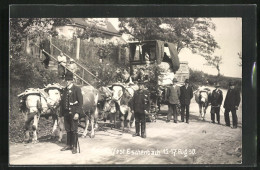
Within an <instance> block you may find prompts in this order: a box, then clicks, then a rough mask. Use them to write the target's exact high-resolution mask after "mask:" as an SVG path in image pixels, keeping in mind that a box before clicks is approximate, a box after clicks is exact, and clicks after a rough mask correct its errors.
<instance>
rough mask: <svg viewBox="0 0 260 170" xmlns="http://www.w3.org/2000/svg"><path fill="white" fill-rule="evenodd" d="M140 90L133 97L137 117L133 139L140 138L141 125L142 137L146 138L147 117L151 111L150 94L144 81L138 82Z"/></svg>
mask: <svg viewBox="0 0 260 170" xmlns="http://www.w3.org/2000/svg"><path fill="white" fill-rule="evenodd" d="M138 86H139V89H138V90H137V91H135V93H134V97H133V110H134V117H135V130H136V133H135V134H133V137H135V136H140V124H141V137H142V138H146V120H145V116H146V114H148V112H149V110H150V94H149V92H148V91H147V90H145V89H144V81H142V80H139V81H138Z"/></svg>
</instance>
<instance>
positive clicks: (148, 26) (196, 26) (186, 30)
mask: <svg viewBox="0 0 260 170" xmlns="http://www.w3.org/2000/svg"><path fill="white" fill-rule="evenodd" d="M119 21H120V24H119V28H120V32H121V33H125V34H129V35H131V36H132V37H133V38H132V40H139V41H143V40H155V39H156V40H163V41H168V42H172V43H175V44H176V45H177V51H178V52H180V51H181V50H182V49H183V48H188V49H190V50H191V51H192V52H193V53H196V54H199V55H201V56H203V57H206V56H207V55H212V54H213V53H214V51H215V49H216V48H220V47H219V46H218V44H217V42H216V41H215V39H214V37H213V36H212V35H211V33H210V31H211V30H215V29H216V26H215V24H214V23H212V21H211V19H210V18H119Z"/></svg>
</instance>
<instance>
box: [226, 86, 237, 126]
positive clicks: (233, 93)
mask: <svg viewBox="0 0 260 170" xmlns="http://www.w3.org/2000/svg"><path fill="white" fill-rule="evenodd" d="M234 88H235V84H234V82H229V90H228V91H227V95H226V98H225V101H224V108H225V113H224V115H225V122H226V126H230V119H229V112H230V111H231V113H232V121H233V128H237V113H236V110H237V109H238V106H239V104H240V93H239V91H238V90H236V89H234Z"/></svg>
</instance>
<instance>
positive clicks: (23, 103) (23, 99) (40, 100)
mask: <svg viewBox="0 0 260 170" xmlns="http://www.w3.org/2000/svg"><path fill="white" fill-rule="evenodd" d="M61 90H62V87H61V86H60V85H59V84H53V85H50V84H49V85H48V86H46V87H45V88H44V89H32V88H30V89H27V90H26V91H25V92H23V93H21V94H20V95H18V97H19V98H20V111H21V112H22V113H23V114H24V116H25V139H24V142H29V140H30V135H29V127H30V122H31V121H32V120H34V121H33V125H32V130H33V138H32V143H37V142H38V138H37V128H38V122H39V119H40V117H46V118H47V117H49V116H52V117H53V121H54V126H53V130H52V132H53V134H54V131H55V130H56V128H57V117H58V113H59V104H60V100H61Z"/></svg>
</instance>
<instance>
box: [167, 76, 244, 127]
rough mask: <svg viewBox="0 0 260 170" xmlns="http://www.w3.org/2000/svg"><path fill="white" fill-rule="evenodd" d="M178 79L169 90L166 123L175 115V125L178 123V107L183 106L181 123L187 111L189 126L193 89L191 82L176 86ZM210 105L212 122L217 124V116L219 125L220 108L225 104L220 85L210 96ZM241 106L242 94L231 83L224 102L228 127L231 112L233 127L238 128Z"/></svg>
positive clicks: (217, 84) (187, 81)
mask: <svg viewBox="0 0 260 170" xmlns="http://www.w3.org/2000/svg"><path fill="white" fill-rule="evenodd" d="M176 82H177V80H176V78H174V79H173V84H172V85H171V86H170V87H169V88H168V90H167V92H168V93H167V99H168V102H169V105H168V108H169V110H168V115H167V120H166V122H170V118H171V116H172V115H173V119H174V123H177V106H178V105H179V104H180V105H181V121H182V122H184V112H185V110H186V123H188V124H189V115H190V113H189V107H190V101H191V99H192V97H193V89H192V87H191V86H190V85H189V80H188V79H186V80H185V85H183V86H181V87H179V86H177V85H176ZM208 102H209V105H211V110H210V113H211V122H212V123H215V116H216V119H217V122H218V124H220V108H221V105H222V102H223V92H222V91H221V90H220V84H219V83H216V85H215V89H214V90H213V91H212V93H211V95H210V96H209V101H208ZM239 104H240V93H239V91H238V90H236V89H235V84H234V82H229V89H228V91H227V95H226V98H225V100H224V105H223V107H224V109H225V112H224V117H225V123H226V126H230V118H229V112H231V113H232V122H233V127H232V128H234V129H235V128H237V114H236V110H238V106H239Z"/></svg>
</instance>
